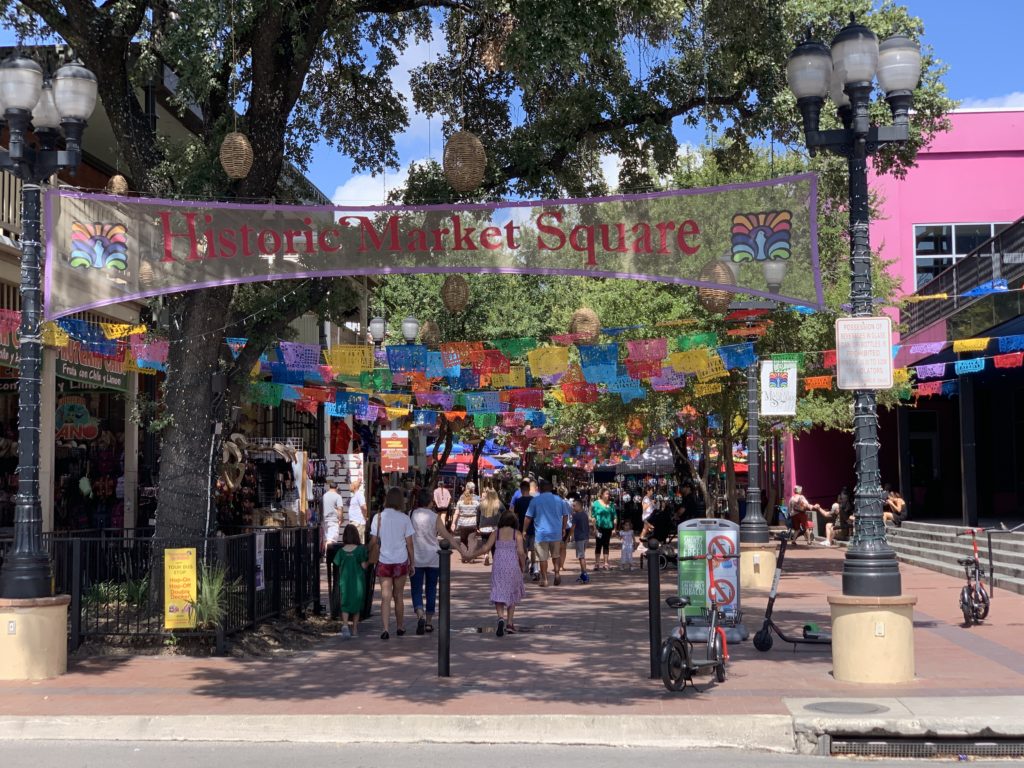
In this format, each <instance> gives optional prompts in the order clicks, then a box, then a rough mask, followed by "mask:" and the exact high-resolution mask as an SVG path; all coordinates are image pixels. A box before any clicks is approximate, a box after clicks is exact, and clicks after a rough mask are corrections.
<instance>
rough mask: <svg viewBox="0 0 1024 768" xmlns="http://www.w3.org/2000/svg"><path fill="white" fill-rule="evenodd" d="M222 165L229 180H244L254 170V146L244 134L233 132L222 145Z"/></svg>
mask: <svg viewBox="0 0 1024 768" xmlns="http://www.w3.org/2000/svg"><path fill="white" fill-rule="evenodd" d="M220 164H221V166H223V168H224V173H226V174H227V175H228V178H229V179H244V178H245V177H246V176H248V175H249V171H250V170H251V169H252V144H250V143H249V138H248V137H247V136H246V135H245V134H244V133H239V132H238V131H232V132H231V133H229V134H228V135H227V136H225V137H224V141H222V142H221V144H220Z"/></svg>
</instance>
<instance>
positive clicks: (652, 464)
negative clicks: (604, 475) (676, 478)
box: [601, 443, 676, 475]
mask: <svg viewBox="0 0 1024 768" xmlns="http://www.w3.org/2000/svg"><path fill="white" fill-rule="evenodd" d="M601 469H602V470H605V471H607V469H609V468H608V467H601ZM611 469H613V470H614V472H615V474H617V475H671V474H672V473H673V472H675V471H676V461H675V458H674V457H673V456H672V448H671V447H670V446H669V444H668V443H658V444H657V445H652V446H651V447H650V448H647V449H646V450H645V451H644V452H643V453H641V454H640V455H639V456H637V457H636V458H635V459H631V460H630V461H621V462H619V463H618V464H616V465H614V467H611Z"/></svg>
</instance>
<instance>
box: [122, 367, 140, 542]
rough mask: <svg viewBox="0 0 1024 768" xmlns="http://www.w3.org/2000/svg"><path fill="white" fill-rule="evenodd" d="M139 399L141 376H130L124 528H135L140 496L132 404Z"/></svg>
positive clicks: (136, 428) (126, 398)
mask: <svg viewBox="0 0 1024 768" xmlns="http://www.w3.org/2000/svg"><path fill="white" fill-rule="evenodd" d="M138 397H139V374H137V373H129V374H128V391H127V392H126V393H125V396H124V527H125V528H134V527H135V525H136V516H137V515H138V509H137V505H136V499H137V498H138V495H139V425H138V423H137V422H135V421H134V420H133V419H132V403H134V402H135V401H136V400H137V399H138Z"/></svg>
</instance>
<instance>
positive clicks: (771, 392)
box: [761, 360, 798, 416]
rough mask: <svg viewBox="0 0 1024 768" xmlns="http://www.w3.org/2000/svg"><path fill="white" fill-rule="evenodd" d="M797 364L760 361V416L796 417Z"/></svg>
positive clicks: (787, 361)
mask: <svg viewBox="0 0 1024 768" xmlns="http://www.w3.org/2000/svg"><path fill="white" fill-rule="evenodd" d="M797 383H798V382H797V362H796V361H795V360H776V361H772V360H762V361H761V415H762V416H796V392H797Z"/></svg>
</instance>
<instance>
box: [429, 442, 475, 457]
mask: <svg viewBox="0 0 1024 768" xmlns="http://www.w3.org/2000/svg"><path fill="white" fill-rule="evenodd" d="M435 445H437V444H436V443H431V444H430V445H428V446H427V453H428V454H429V455H433V453H434V447H435ZM443 450H444V445H441V446H438V448H437V452H438V453H441V452H442V451H443ZM472 452H473V446H472V445H470V444H469V443H460V442H458V441H456V442H453V443H452V455H453V456H454V455H455V454H457V453H472Z"/></svg>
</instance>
